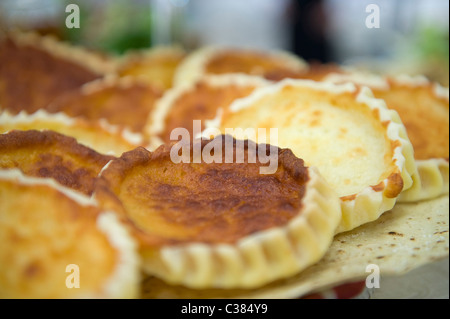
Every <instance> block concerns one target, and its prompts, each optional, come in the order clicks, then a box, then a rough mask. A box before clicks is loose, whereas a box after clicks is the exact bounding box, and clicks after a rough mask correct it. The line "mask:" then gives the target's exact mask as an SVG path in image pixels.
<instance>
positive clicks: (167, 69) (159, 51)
mask: <svg viewBox="0 0 450 319" xmlns="http://www.w3.org/2000/svg"><path fill="white" fill-rule="evenodd" d="M185 56H186V52H184V50H183V49H182V48H180V47H175V46H173V47H163V46H162V47H154V48H151V49H148V50H141V51H130V52H127V53H126V54H125V55H124V56H123V57H122V58H121V59H120V60H119V61H118V62H117V65H116V70H115V72H116V74H118V75H119V76H120V77H133V78H136V79H138V80H140V81H142V82H144V83H148V84H150V85H152V86H155V87H157V88H158V89H160V90H167V89H170V88H171V87H172V86H173V78H174V75H175V71H176V69H177V67H178V65H179V64H180V63H181V61H182V60H183V59H184V57H185Z"/></svg>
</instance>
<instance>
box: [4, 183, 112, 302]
mask: <svg viewBox="0 0 450 319" xmlns="http://www.w3.org/2000/svg"><path fill="white" fill-rule="evenodd" d="M0 203H1V209H0V240H1V242H2V245H0V298H73V297H76V296H78V297H79V296H83V293H87V292H95V291H98V292H100V290H99V288H100V287H101V286H103V285H104V283H105V280H106V278H108V277H109V276H111V273H112V272H113V271H114V269H115V265H116V261H117V258H118V254H117V251H115V249H114V248H113V247H112V246H111V244H110V243H109V241H108V238H106V236H105V235H104V234H103V233H101V232H100V231H99V230H98V228H97V216H98V209H96V208H93V207H87V206H86V207H84V206H81V205H78V204H77V203H76V202H74V201H73V200H71V199H69V198H68V197H66V196H65V195H63V194H62V193H60V192H58V191H56V190H54V189H51V188H49V187H47V186H39V185H19V184H17V183H14V182H10V181H5V180H0ZM73 264H74V265H77V266H78V269H79V278H80V288H76V289H75V288H74V289H69V288H68V287H67V286H66V280H67V278H68V276H69V275H71V274H72V273H73V271H71V272H66V267H67V266H68V265H73Z"/></svg>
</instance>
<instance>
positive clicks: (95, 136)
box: [0, 110, 144, 156]
mask: <svg viewBox="0 0 450 319" xmlns="http://www.w3.org/2000/svg"><path fill="white" fill-rule="evenodd" d="M11 130H21V131H28V130H39V131H41V130H52V131H55V132H58V133H61V134H63V135H66V136H71V137H74V138H75V139H76V140H77V142H78V143H80V144H83V145H85V146H87V147H89V148H92V149H93V150H95V151H97V152H99V153H101V154H108V155H113V156H120V155H122V153H123V152H126V151H129V150H132V149H134V148H135V147H137V146H140V145H143V141H144V140H143V137H142V135H141V134H137V133H132V132H130V131H128V130H126V129H120V128H119V127H118V126H112V125H110V124H108V123H107V122H106V121H102V120H100V121H98V123H91V122H89V121H87V120H85V119H82V118H79V117H77V118H72V117H69V116H67V115H66V114H64V113H54V114H50V113H48V112H46V111H44V110H39V111H37V112H35V113H33V114H27V113H25V112H21V113H19V114H17V115H12V114H10V113H9V112H3V113H0V134H2V133H6V132H9V131H11Z"/></svg>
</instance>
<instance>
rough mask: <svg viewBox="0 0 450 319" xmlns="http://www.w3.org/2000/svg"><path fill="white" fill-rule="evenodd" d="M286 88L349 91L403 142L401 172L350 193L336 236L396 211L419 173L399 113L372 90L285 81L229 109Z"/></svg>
mask: <svg viewBox="0 0 450 319" xmlns="http://www.w3.org/2000/svg"><path fill="white" fill-rule="evenodd" d="M286 86H292V87H296V86H297V87H302V88H310V89H314V90H319V91H325V92H330V93H333V94H342V93H346V92H348V93H353V94H355V95H356V99H355V101H356V102H359V103H362V104H365V105H367V106H368V107H369V108H370V109H371V110H372V111H376V112H378V117H379V121H380V122H382V123H386V124H385V125H386V129H385V130H386V134H387V137H388V139H389V140H390V142H391V145H394V144H395V142H397V141H398V142H400V143H399V144H400V145H397V146H396V147H395V149H394V154H393V157H392V162H394V163H395V164H394V165H395V166H396V169H397V171H396V172H393V173H392V174H391V175H390V176H388V177H387V178H385V179H384V180H382V181H380V183H379V184H378V185H367V188H366V189H363V190H362V191H360V192H358V193H356V194H354V195H350V194H349V195H348V196H353V197H354V198H352V199H348V196H345V197H347V198H346V200H343V199H341V204H342V221H341V224H340V225H339V227H338V229H337V232H336V233H341V232H344V231H348V230H351V229H353V228H356V227H358V226H360V225H362V224H363V223H367V222H371V221H374V220H376V219H378V217H380V216H381V214H383V213H384V212H386V211H388V210H390V209H392V208H393V207H394V205H395V203H396V199H397V197H398V194H399V193H400V192H401V191H402V190H407V189H409V188H410V187H411V186H412V184H413V180H412V175H413V174H415V173H416V171H417V167H416V163H415V160H414V150H413V146H412V144H411V142H410V140H409V138H408V136H407V133H406V128H405V126H404V125H403V123H402V122H401V119H400V117H399V115H398V113H397V112H396V111H394V110H390V109H388V108H387V106H386V103H385V102H384V100H381V99H376V98H375V97H374V96H373V93H372V91H371V90H370V89H369V88H368V87H362V88H360V89H358V88H357V87H356V85H354V84H353V83H350V82H347V83H344V84H334V83H331V82H316V81H311V80H297V79H285V80H282V81H280V82H278V83H276V84H273V85H270V86H267V87H262V88H258V89H256V90H255V91H254V92H253V93H252V94H250V95H249V96H248V97H245V98H242V99H239V100H237V101H235V102H234V103H232V104H231V105H230V107H229V110H230V111H231V112H238V111H239V110H241V109H245V108H248V107H250V106H252V105H253V104H254V102H256V101H258V100H260V99H261V98H263V97H264V96H266V95H270V94H277V93H279V92H280V91H281V90H282V89H283V88H284V87H286ZM220 121H221V119H220ZM219 125H220V124H219ZM319 169H320V168H319ZM399 175H400V176H401V179H402V185H401V189H398V192H397V191H395V192H394V193H395V194H392V193H393V189H397V188H399V186H400V185H398V183H399V181H398V176H399ZM381 183H383V184H381ZM373 186H378V187H377V189H378V190H377V191H374V190H373ZM381 186H382V187H381ZM393 195H395V196H393ZM360 216H365V217H366V219H361V218H360Z"/></svg>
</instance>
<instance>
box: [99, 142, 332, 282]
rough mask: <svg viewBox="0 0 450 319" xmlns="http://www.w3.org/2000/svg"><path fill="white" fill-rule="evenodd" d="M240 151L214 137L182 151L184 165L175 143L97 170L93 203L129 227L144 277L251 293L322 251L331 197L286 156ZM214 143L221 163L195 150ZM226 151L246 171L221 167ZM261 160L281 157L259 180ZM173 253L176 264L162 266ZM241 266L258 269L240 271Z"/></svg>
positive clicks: (246, 145) (254, 148)
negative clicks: (264, 156)
mask: <svg viewBox="0 0 450 319" xmlns="http://www.w3.org/2000/svg"><path fill="white" fill-rule="evenodd" d="M241 142H242V144H239V143H240V142H237V141H236V140H234V139H232V138H231V137H230V136H219V137H217V138H216V139H214V140H206V141H205V140H204V141H199V140H196V141H195V142H193V143H192V144H191V143H189V142H188V143H186V144H182V145H185V146H186V145H191V146H192V147H193V148H192V150H191V152H190V153H187V155H186V153H185V154H184V155H183V161H182V162H177V161H174V160H173V158H171V152H173V147H178V146H180V145H181V144H169V145H162V146H160V147H159V148H158V149H157V150H156V151H155V152H153V153H150V152H148V151H147V150H145V149H143V148H137V149H135V150H133V151H131V152H128V153H125V154H123V156H122V157H121V158H119V159H117V160H114V161H112V162H111V163H110V164H109V165H108V167H107V168H106V169H105V170H103V171H102V174H101V178H100V180H99V182H98V183H97V186H96V191H95V193H94V196H95V198H96V199H97V200H98V201H99V202H100V203H102V205H105V207H108V208H111V209H112V208H114V209H115V210H117V211H120V212H122V214H124V216H126V218H128V220H129V222H130V223H131V224H132V225H133V226H134V228H135V234H136V236H137V237H138V238H139V239H140V242H141V254H142V255H143V258H144V262H145V266H144V269H146V270H147V272H149V273H151V274H155V275H157V276H160V277H162V278H163V279H165V280H168V281H169V282H178V283H182V284H185V285H189V286H193V287H197V288H199V287H208V286H217V287H231V286H256V285H261V284H263V283H265V282H268V281H271V280H273V279H274V278H281V277H285V276H288V274H291V273H294V272H297V271H299V270H300V269H303V268H304V267H305V266H306V265H310V264H311V263H314V262H315V261H317V260H318V259H319V258H320V256H321V255H322V254H323V253H324V252H325V250H326V247H327V246H328V245H329V242H330V240H331V238H332V236H333V234H334V229H335V227H336V226H337V224H338V222H339V218H340V209H339V202H338V199H337V195H335V194H334V193H333V192H331V190H330V189H329V187H328V185H327V184H325V183H324V182H322V179H321V178H320V177H319V175H316V174H317V173H315V171H312V170H311V169H308V168H306V167H304V165H303V161H302V160H301V159H298V158H296V157H295V156H294V155H293V154H292V152H291V151H290V150H287V149H279V148H276V147H273V146H268V145H256V144H255V143H253V142H249V141H245V142H244V141H241ZM180 143H182V142H180ZM210 143H213V145H216V147H217V148H215V147H213V149H214V151H213V152H217V153H215V154H216V161H219V159H220V160H223V162H221V163H216V162H212V163H210V162H205V161H203V160H202V159H200V158H198V157H197V155H196V154H195V151H194V149H196V148H198V150H199V151H200V152H203V153H204V154H205V152H207V150H209V151H211V149H210V147H212V146H211V144H210ZM177 145H178V146H177ZM241 147H242V148H241ZM260 148H261V149H260ZM219 150H220V155H218V154H219ZM229 151H236V154H239V155H235V156H238V157H236V158H240V156H242V158H243V159H244V161H243V163H236V162H233V163H225V162H224V160H225V156H226V155H225V154H226V152H229ZM259 151H261V152H265V153H266V154H271V156H274V155H275V156H276V157H277V165H278V166H277V168H276V170H275V171H274V173H272V174H261V173H260V168H261V167H262V166H265V164H262V163H261V162H260V161H259V159H260V157H256V158H257V160H256V161H255V162H254V163H253V162H252V160H251V159H252V158H254V156H255V155H256V154H258V152H259ZM270 152H272V153H270ZM204 154H203V156H204ZM172 156H173V154H172ZM188 159H189V162H186V161H187V160H188ZM318 194H321V195H318ZM316 196H321V197H320V198H321V199H319V198H317V197H316ZM313 198H314V200H317V202H315V203H313V202H311V201H312V200H313ZM294 229H295V230H294ZM312 229H314V230H312ZM330 231H331V234H330ZM297 232H298V233H297ZM311 232H313V233H315V235H314V236H313V237H310V236H311V234H312V233H311ZM288 238H289V239H288ZM286 240H287V242H286ZM288 242H290V243H289V244H287V243H288ZM286 244H287V245H288V246H285V245H286ZM260 245H263V246H264V247H265V248H262V247H260ZM275 246H278V249H280V251H283V254H282V256H280V255H279V254H278V252H276V251H272V249H274V248H275ZM251 247H253V248H251ZM289 247H290V248H289ZM224 249H225V250H224ZM241 249H242V251H240V250H241ZM260 249H263V250H265V251H266V253H265V254H266V256H265V257H262V255H260V253H261V252H262V250H260ZM175 251H178V253H176V252H175ZM202 251H203V253H202ZM196 252H197V253H196ZM173 253H175V254H178V255H179V257H178V258H175V256H172V258H170V257H168V256H169V255H171V254H173ZM166 254H168V255H167V257H165V256H166ZM205 254H206V255H205ZM214 256H216V257H214ZM243 256H245V257H243ZM241 258H250V259H249V262H250V260H253V261H254V262H255V263H253V262H250V264H249V265H247V266H248V269H244V268H241V267H240V266H239V265H243V264H241V263H243V260H242V259H241ZM260 258H262V259H260ZM189 259H191V260H195V262H194V264H192V262H188V260H189ZM197 262H200V263H202V264H204V265H198V264H197ZM232 264H234V266H232ZM269 264H271V265H272V266H270V265H269ZM225 265H227V266H225ZM204 267H207V269H205V268H204ZM177 269H178V270H177ZM263 269H265V270H266V272H267V273H263V274H262V273H261V271H263ZM252 271H254V273H253V274H252V273H249V272H252ZM189 273H191V274H192V276H191V277H190V278H186V276H187V274H189ZM183 274H185V275H183ZM205 276H206V277H205Z"/></svg>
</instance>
